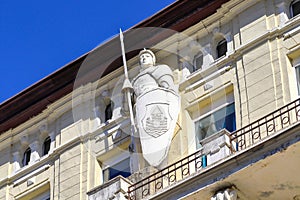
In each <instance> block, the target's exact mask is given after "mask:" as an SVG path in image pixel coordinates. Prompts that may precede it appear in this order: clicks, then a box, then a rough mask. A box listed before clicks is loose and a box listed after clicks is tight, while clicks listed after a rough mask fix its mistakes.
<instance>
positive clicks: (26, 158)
mask: <svg viewBox="0 0 300 200" xmlns="http://www.w3.org/2000/svg"><path fill="white" fill-rule="evenodd" d="M30 157H31V148H30V147H28V148H27V149H26V150H25V151H24V153H23V158H22V166H23V167H25V166H27V165H29V163H30Z"/></svg>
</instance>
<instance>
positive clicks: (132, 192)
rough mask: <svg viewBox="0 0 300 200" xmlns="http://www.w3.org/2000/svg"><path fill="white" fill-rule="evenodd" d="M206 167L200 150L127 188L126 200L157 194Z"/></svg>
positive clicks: (135, 199) (204, 157)
mask: <svg viewBox="0 0 300 200" xmlns="http://www.w3.org/2000/svg"><path fill="white" fill-rule="evenodd" d="M205 166H206V156H205V155H203V154H202V152H201V150H199V151H197V152H195V153H193V154H191V155H189V156H188V157H185V158H183V159H181V160H179V161H177V162H175V163H174V164H171V165H169V166H168V167H166V168H163V169H162V170H160V171H158V172H156V173H154V174H152V175H150V176H148V177H146V178H144V179H143V180H141V181H139V182H137V183H135V184H133V185H131V186H130V187H129V188H128V199H130V200H137V199H144V198H146V197H147V196H150V195H153V194H155V193H157V192H158V191H159V190H162V189H164V188H166V187H168V186H170V185H172V184H174V183H176V182H178V181H180V180H182V179H184V178H186V177H188V176H190V175H191V174H193V173H196V172H197V171H199V170H200V169H202V168H203V167H205Z"/></svg>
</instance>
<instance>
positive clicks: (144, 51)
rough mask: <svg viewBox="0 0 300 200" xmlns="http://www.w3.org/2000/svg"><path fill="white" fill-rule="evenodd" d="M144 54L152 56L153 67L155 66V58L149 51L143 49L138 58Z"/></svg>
mask: <svg viewBox="0 0 300 200" xmlns="http://www.w3.org/2000/svg"><path fill="white" fill-rule="evenodd" d="M145 53H148V54H150V55H151V56H152V60H153V65H155V63H156V57H155V55H154V53H153V52H152V51H151V50H150V49H145V48H144V49H143V50H142V51H140V53H139V57H141V55H143V54H145Z"/></svg>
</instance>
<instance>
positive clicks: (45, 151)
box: [43, 137, 51, 156]
mask: <svg viewBox="0 0 300 200" xmlns="http://www.w3.org/2000/svg"><path fill="white" fill-rule="evenodd" d="M50 145H51V139H50V137H47V138H46V139H45V140H44V143H43V156H44V155H47V154H48V153H49V150H50Z"/></svg>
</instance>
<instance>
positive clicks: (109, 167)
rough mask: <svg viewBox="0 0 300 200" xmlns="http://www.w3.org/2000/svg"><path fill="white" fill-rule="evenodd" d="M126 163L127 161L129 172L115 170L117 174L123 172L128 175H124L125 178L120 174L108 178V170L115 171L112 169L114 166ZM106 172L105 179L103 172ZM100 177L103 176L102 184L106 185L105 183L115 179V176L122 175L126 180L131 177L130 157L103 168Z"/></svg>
mask: <svg viewBox="0 0 300 200" xmlns="http://www.w3.org/2000/svg"><path fill="white" fill-rule="evenodd" d="M126 161H128V162H129V163H128V167H129V172H128V171H121V170H118V169H117V171H119V172H124V173H129V174H128V175H126V176H123V175H122V174H120V173H116V174H117V175H114V176H113V177H110V175H111V174H110V171H109V170H110V169H116V168H114V166H117V165H120V164H121V163H122V162H126ZM106 171H108V174H107V175H108V176H107V177H106V175H105V172H106ZM102 175H103V182H104V183H106V182H108V181H110V180H112V179H114V178H115V177H117V176H119V175H122V176H123V177H124V178H127V177H128V176H130V175H131V169H130V157H127V158H125V159H123V160H120V161H119V162H116V163H114V164H113V165H110V166H107V167H105V168H104V169H103V170H102Z"/></svg>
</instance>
